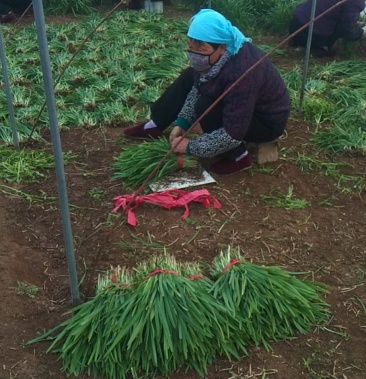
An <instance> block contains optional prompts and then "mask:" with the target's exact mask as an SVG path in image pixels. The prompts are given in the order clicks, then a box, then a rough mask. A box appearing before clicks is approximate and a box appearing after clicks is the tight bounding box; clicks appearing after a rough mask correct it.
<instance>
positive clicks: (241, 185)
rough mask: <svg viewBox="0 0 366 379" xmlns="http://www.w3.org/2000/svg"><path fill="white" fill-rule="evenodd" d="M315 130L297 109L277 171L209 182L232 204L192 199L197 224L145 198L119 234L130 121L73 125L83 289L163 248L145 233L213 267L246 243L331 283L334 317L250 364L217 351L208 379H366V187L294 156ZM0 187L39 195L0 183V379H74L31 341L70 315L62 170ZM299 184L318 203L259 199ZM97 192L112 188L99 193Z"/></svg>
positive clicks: (252, 254)
mask: <svg viewBox="0 0 366 379" xmlns="http://www.w3.org/2000/svg"><path fill="white" fill-rule="evenodd" d="M278 42H280V41H278ZM301 56H302V52H300V51H294V50H292V51H288V52H287V55H285V56H284V57H282V58H276V61H277V60H281V61H282V64H286V65H291V64H292V63H291V62H296V63H297V64H301V59H299V58H301ZM289 57H290V58H289ZM289 59H291V60H292V61H291V62H290V61H289ZM312 131H313V128H312V127H310V126H309V125H306V124H304V123H303V122H301V121H296V120H295V115H294V117H293V118H292V120H291V121H290V123H289V127H288V133H287V135H286V137H285V138H283V139H282V141H281V148H282V149H283V150H282V152H281V159H280V160H279V161H278V162H275V163H271V164H268V165H266V166H265V167H266V168H268V169H270V170H269V171H268V172H265V171H264V170H262V168H263V167H257V166H255V167H254V168H253V169H252V170H250V171H246V172H241V173H239V174H236V175H234V176H230V177H224V178H222V177H216V180H217V183H216V184H214V185H209V186H207V187H206V188H207V189H208V190H209V191H210V193H211V194H212V195H213V196H215V197H216V198H217V199H218V200H219V201H220V202H221V204H222V208H221V209H220V210H217V209H212V208H211V209H205V208H203V207H202V206H200V205H198V204H193V205H191V206H190V212H191V213H190V216H189V217H190V221H191V222H189V223H188V222H186V221H184V220H182V219H181V216H182V214H183V209H174V210H169V211H168V210H163V209H161V208H158V207H156V206H152V205H142V206H141V207H140V208H138V209H137V210H136V215H137V220H138V224H137V227H136V228H133V227H130V226H128V225H127V224H126V218H125V217H124V216H123V217H122V218H121V220H122V222H120V223H119V224H118V225H117V227H116V229H115V230H114V232H113V233H112V234H111V233H110V230H111V229H110V225H111V222H113V220H115V219H116V217H115V216H113V213H112V210H113V198H114V197H115V196H118V195H122V194H126V193H128V191H126V190H125V189H124V188H123V185H122V184H121V183H119V182H116V181H112V180H111V175H112V170H111V166H112V163H113V157H115V156H116V155H117V154H118V153H119V152H120V151H121V149H122V147H121V146H122V145H121V143H120V136H121V134H122V128H115V129H107V130H102V129H96V130H81V129H72V130H69V131H63V132H62V133H61V139H62V147H63V151H73V152H75V153H77V154H78V158H77V160H76V162H75V163H73V164H69V165H67V166H66V168H65V170H66V182H67V190H68V197H69V203H70V211H71V222H72V229H73V238H74V248H75V255H76V260H77V267H78V274H79V279H80V278H82V277H84V276H85V274H86V279H85V280H84V286H82V291H86V288H85V287H86V283H88V281H89V280H90V279H92V278H93V279H95V274H96V272H95V270H103V269H107V268H108V267H109V266H110V265H117V264H119V265H125V266H127V267H134V266H136V264H138V263H139V262H141V261H142V260H143V259H145V258H147V257H149V256H150V255H151V254H154V253H158V252H160V251H159V250H157V249H153V248H149V247H146V246H143V245H141V244H139V243H138V242H137V240H136V239H135V238H134V235H135V236H138V237H139V238H141V239H144V240H147V239H148V238H151V239H152V240H153V241H154V242H158V243H160V244H163V245H165V246H167V250H168V252H171V253H173V254H174V255H175V256H176V257H177V258H178V259H181V260H189V261H191V260H196V261H201V262H206V263H210V262H211V261H212V259H213V258H214V257H215V256H216V255H217V254H218V252H219V251H220V250H221V249H225V248H226V247H227V246H228V245H232V246H239V247H240V248H241V251H242V252H243V254H245V257H246V258H247V259H248V260H251V261H253V262H255V263H258V264H263V265H273V264H276V265H282V266H284V267H285V268H286V269H287V270H289V271H296V272H300V271H301V272H309V274H308V277H309V278H314V279H315V280H319V281H323V282H324V283H327V284H328V285H329V286H330V294H329V295H328V296H327V297H326V300H327V302H328V303H329V304H330V306H331V312H332V318H331V320H330V322H329V324H327V325H326V326H325V328H324V327H323V328H320V327H314V330H313V331H312V332H311V333H309V334H307V335H299V336H297V337H296V338H294V339H293V340H289V341H283V342H279V343H274V344H273V351H271V352H266V351H265V350H264V349H262V348H252V349H251V351H250V354H249V356H248V357H245V358H243V359H241V360H240V361H239V362H236V361H233V362H228V361H227V360H223V359H218V360H217V362H216V363H215V364H214V365H212V366H211V367H210V371H209V374H208V375H207V378H209V379H229V378H230V379H234V378H237V379H244V378H273V379H290V378H291V379H308V378H338V379H341V378H342V379H364V378H365V372H366V361H365V356H366V334H365V333H366V314H365V304H366V295H365V272H366V248H365V246H366V238H365V233H364V230H365V227H366V221H365V220H366V218H365V213H366V212H365V192H364V191H356V190H355V191H352V192H351V193H347V192H345V191H342V190H341V189H340V188H339V187H337V182H336V180H335V179H334V178H332V177H328V176H324V175H322V174H321V173H320V172H318V171H313V172H310V173H309V172H302V171H301V170H300V169H299V167H298V166H297V165H296V164H295V163H294V161H293V160H292V158H294V157H295V156H296V154H297V153H305V154H312V153H313V152H314V151H315V148H314V146H312V144H311V143H310V141H309V139H310V138H311V136H312ZM45 138H46V139H48V140H50V138H49V136H45ZM34 148H36V147H34ZM48 149H49V150H50V151H51V147H50V146H48ZM321 159H323V160H331V161H334V162H338V161H342V162H349V163H351V164H352V165H353V168H349V169H347V170H346V171H345V172H344V173H345V174H348V175H358V176H364V175H365V173H366V169H365V167H366V157H365V156H363V155H347V156H344V155H342V156H326V155H322V156H321ZM0 185H6V186H11V187H13V188H16V189H19V190H21V191H23V192H25V193H28V194H30V195H32V196H33V200H34V201H33V202H28V201H26V200H24V199H19V198H15V196H11V195H9V193H8V194H7V195H6V194H5V193H4V192H3V191H0V230H1V240H0V256H1V260H0V267H1V278H0V283H1V292H0V304H1V306H0V307H1V308H0V309H1V315H0V320H1V321H0V363H1V365H0V378H4V379H5V378H6V379H10V378H18V379H46V378H54V379H61V378H62V379H64V378H66V375H65V374H63V373H62V372H61V371H60V369H61V366H62V364H61V362H59V361H57V356H55V355H47V354H46V353H45V351H46V349H47V346H48V343H41V344H38V345H34V346H31V347H24V346H23V344H24V342H26V341H28V340H30V339H32V338H34V337H35V336H36V335H37V333H39V332H42V331H44V330H48V329H50V328H51V327H53V326H55V325H56V324H57V323H59V322H60V321H61V320H63V319H64V317H65V316H63V313H64V312H65V311H66V310H68V309H70V306H71V301H70V290H69V282H68V271H67V261H66V255H65V248H64V240H63V232H62V225H61V219H60V217H61V216H60V210H59V205H58V202H57V201H53V200H39V199H40V198H41V197H44V196H47V197H57V184H56V179H55V175H54V173H53V172H50V177H49V178H48V179H46V180H44V181H42V182H41V183H39V184H31V185H12V184H9V183H4V182H0ZM290 185H292V186H293V191H294V195H295V196H296V197H297V198H304V199H306V200H308V201H309V206H308V207H307V208H305V209H301V210H286V209H283V208H276V207H274V206H273V205H272V204H270V203H267V202H265V201H264V200H263V199H261V197H260V196H261V195H268V194H270V192H271V191H272V190H273V189H276V188H280V189H282V190H283V191H285V192H287V191H288V188H289V186H290ZM1 188H2V189H3V190H4V191H5V187H0V189H1ZM93 189H98V190H103V191H105V194H106V195H105V196H103V197H102V198H101V199H97V198H93V197H92V196H91V195H90V191H91V190H93ZM192 190H193V189H192ZM36 197H37V198H36ZM322 202H323V205H321V203H322ZM324 204H325V205H324ZM122 241H123V242H130V243H131V248H127V247H120V246H118V243H119V242H122ZM98 255H99V256H98ZM97 258H98V259H97ZM18 281H19V282H22V283H29V284H32V285H35V286H37V287H38V292H37V293H36V296H35V297H34V298H32V297H29V296H27V294H24V293H23V294H19V293H17V286H18V284H17V282H18ZM362 304H363V306H362ZM172 378H173V379H183V378H184V379H196V378H198V375H197V374H195V373H194V372H188V373H177V374H174V375H173V376H172Z"/></svg>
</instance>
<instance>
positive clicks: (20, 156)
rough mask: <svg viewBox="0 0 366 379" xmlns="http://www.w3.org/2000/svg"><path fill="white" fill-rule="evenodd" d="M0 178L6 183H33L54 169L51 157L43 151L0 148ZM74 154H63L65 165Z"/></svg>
mask: <svg viewBox="0 0 366 379" xmlns="http://www.w3.org/2000/svg"><path fill="white" fill-rule="evenodd" d="M0 158H1V159H0V178H2V179H3V180H6V181H8V182H17V183H21V182H22V183H34V182H38V181H39V180H41V179H43V178H46V177H48V176H49V172H48V171H47V170H48V169H50V168H53V167H54V159H53V156H52V155H50V154H49V153H46V152H45V151H43V150H25V149H23V150H14V149H12V148H6V147H0ZM73 158H75V154H74V153H65V154H64V160H65V163H67V162H68V161H69V160H70V159H73Z"/></svg>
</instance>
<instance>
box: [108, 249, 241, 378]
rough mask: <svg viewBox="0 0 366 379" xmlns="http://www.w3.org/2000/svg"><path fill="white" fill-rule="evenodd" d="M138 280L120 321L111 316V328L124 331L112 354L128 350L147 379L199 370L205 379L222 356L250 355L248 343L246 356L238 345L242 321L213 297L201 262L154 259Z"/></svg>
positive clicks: (140, 270)
mask: <svg viewBox="0 0 366 379" xmlns="http://www.w3.org/2000/svg"><path fill="white" fill-rule="evenodd" d="M136 278H137V283H139V284H138V286H137V288H136V291H135V293H134V295H133V296H132V297H130V298H129V300H128V301H127V303H126V304H125V306H124V308H123V311H121V313H120V314H119V315H118V316H119V317H113V318H112V317H110V318H109V327H110V328H111V329H113V330H116V329H117V328H118V325H122V328H120V329H119V332H116V333H115V337H114V343H113V345H112V346H111V347H110V349H109V351H107V354H109V352H110V351H112V350H117V351H120V350H124V351H125V352H126V354H127V360H128V362H129V364H130V366H131V367H134V368H136V369H138V371H139V372H142V373H144V374H145V375H152V376H153V375H154V374H157V373H159V374H163V375H170V374H171V373H173V372H174V371H176V370H178V369H179V368H185V369H188V368H193V369H194V370H196V371H197V372H198V373H199V374H200V375H201V376H204V374H205V373H206V372H207V365H208V364H209V363H211V362H213V360H214V358H215V355H216V354H217V353H219V354H225V355H226V356H227V357H230V356H232V355H234V356H235V357H236V358H239V353H246V350H245V347H244V344H243V343H241V344H240V352H239V351H238V349H237V348H236V347H234V346H233V344H232V339H233V337H234V336H235V333H236V330H237V328H238V323H237V322H236V320H235V319H234V318H232V317H231V316H230V314H229V313H228V312H227V311H226V310H225V308H224V307H223V306H222V305H221V304H218V303H217V302H216V301H215V300H214V299H213V298H212V297H211V296H210V295H209V293H208V290H209V288H211V286H212V283H211V281H210V280H209V279H207V278H205V277H203V276H202V274H201V271H200V269H199V267H198V265H197V264H192V263H185V264H179V263H177V262H176V260H175V259H174V258H173V257H171V256H168V255H164V256H160V257H154V258H152V259H151V260H150V261H148V262H146V263H143V264H140V265H139V266H138V267H137V269H136ZM116 323H117V325H116ZM238 346H239V345H238Z"/></svg>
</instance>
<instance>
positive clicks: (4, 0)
mask: <svg viewBox="0 0 366 379" xmlns="http://www.w3.org/2000/svg"><path fill="white" fill-rule="evenodd" d="M31 2H32V0H1V1H0V14H7V13H9V12H14V13H18V14H20V13H23V12H24V11H25V10H26V9H27V8H28V6H29V4H31Z"/></svg>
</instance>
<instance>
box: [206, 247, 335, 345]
mask: <svg viewBox="0 0 366 379" xmlns="http://www.w3.org/2000/svg"><path fill="white" fill-rule="evenodd" d="M212 276H213V278H214V279H215V282H214V285H213V287H212V289H211V294H212V295H213V297H214V298H215V299H217V300H218V301H219V302H220V303H222V304H223V305H224V306H225V308H227V309H230V310H231V312H232V314H233V316H234V317H235V318H237V319H240V322H241V330H243V332H244V334H245V335H246V336H247V338H249V342H252V343H254V344H255V345H257V346H258V345H260V344H263V346H264V347H265V348H266V349H267V350H269V349H270V348H271V347H270V345H269V342H270V341H277V340H280V339H284V338H288V337H291V336H294V335H295V334H296V333H306V332H309V331H310V329H311V327H312V325H314V324H317V323H321V322H324V321H325V320H326V319H327V318H328V317H329V313H328V310H327V307H328V304H326V303H325V302H324V301H323V300H322V299H321V297H320V296H319V295H318V293H327V292H328V291H327V290H326V288H325V285H324V284H322V283H318V282H310V281H302V280H300V279H297V278H296V277H295V276H293V275H291V274H290V273H288V272H286V271H285V270H283V269H281V268H280V267H275V266H273V267H263V266H258V265H255V264H252V263H249V262H246V261H245V260H244V258H243V257H242V256H241V255H240V253H239V251H234V252H231V250H230V248H228V250H227V252H226V253H223V252H221V254H220V255H219V256H218V257H217V258H216V259H215V260H214V262H213V268H212Z"/></svg>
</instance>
